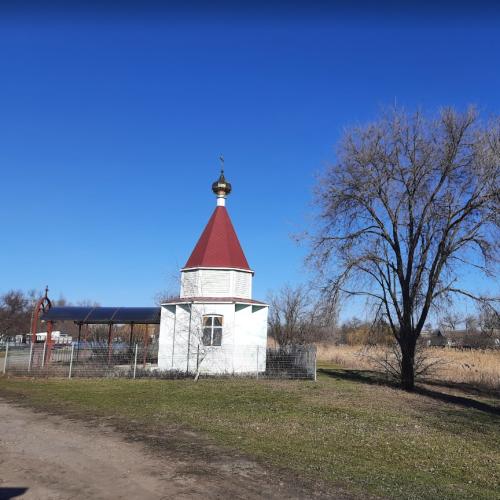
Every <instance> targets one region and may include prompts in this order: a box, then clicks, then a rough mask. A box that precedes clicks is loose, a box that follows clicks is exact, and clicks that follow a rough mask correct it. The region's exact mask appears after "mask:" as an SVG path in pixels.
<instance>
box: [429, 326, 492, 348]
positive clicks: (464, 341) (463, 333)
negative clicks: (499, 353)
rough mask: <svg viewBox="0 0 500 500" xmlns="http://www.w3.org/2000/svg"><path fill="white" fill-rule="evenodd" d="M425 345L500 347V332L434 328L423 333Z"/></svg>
mask: <svg viewBox="0 0 500 500" xmlns="http://www.w3.org/2000/svg"><path fill="white" fill-rule="evenodd" d="M423 339H424V342H425V345H427V346H429V347H459V348H464V349H481V348H483V349H484V348H497V347H500V332H493V335H491V336H488V335H484V334H482V333H481V332H479V331H477V332H470V331H467V330H448V331H445V332H443V331H441V330H434V331H433V332H432V333H430V334H426V335H423Z"/></svg>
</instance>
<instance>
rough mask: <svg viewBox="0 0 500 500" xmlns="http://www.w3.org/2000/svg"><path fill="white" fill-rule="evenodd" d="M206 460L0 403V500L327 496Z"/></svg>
mask: <svg viewBox="0 0 500 500" xmlns="http://www.w3.org/2000/svg"><path fill="white" fill-rule="evenodd" d="M177 455H178V456H177ZM211 455H213V453H212V454H208V455H207V454H206V453H201V454H200V456H199V457H197V456H196V455H194V456H192V454H189V455H186V454H183V453H179V452H178V451H177V450H176V449H175V447H174V449H173V450H168V449H165V450H163V451H162V450H159V451H157V450H155V451H154V452H152V451H151V450H150V449H149V448H148V447H147V446H146V445H145V444H143V443H141V442H129V441H126V440H125V439H124V436H123V435H122V434H121V433H119V432H117V431H115V430H113V429H112V428H110V426H107V425H105V424H102V423H95V422H94V423H90V424H85V423H83V422H81V421H75V420H70V419H68V418H64V417H60V416H55V415H48V414H45V413H37V412H35V411H33V410H31V409H28V408H22V407H18V406H16V405H13V404H12V403H10V402H6V401H3V400H1V399H0V499H7V498H23V499H37V500H45V499H47V500H48V499H50V500H62V499H64V500H66V499H86V500H87V499H121V498H127V499H141V500H148V499H164V498H168V499H170V498H175V499H183V498H194V499H196V498H204V499H215V498H217V499H224V498H231V499H237V498H245V499H257V498H266V499H269V498H271V499H273V498H310V497H311V496H315V497H317V498H324V497H325V496H330V495H325V493H324V492H323V493H320V492H319V491H313V490H311V489H309V491H308V490H307V489H305V488H304V487H303V486H300V485H299V484H298V483H295V481H293V479H292V478H288V479H283V477H279V476H278V475H277V474H276V475H275V474H274V473H273V472H271V471H269V470H266V469H265V468H264V467H262V466H261V465H259V464H257V463H255V462H253V461H251V460H248V459H246V458H243V457H240V456H237V455H235V456H233V457H231V456H227V457H224V458H223V459H217V460H215V461H214V460H207V458H208V457H210V456H211ZM16 488H17V489H18V490H15V489H16ZM23 489H26V490H25V491H24V493H23ZM16 495H17V496H16ZM332 497H334V498H345V497H344V495H339V494H335V495H332Z"/></svg>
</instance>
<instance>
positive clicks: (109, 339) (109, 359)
mask: <svg viewBox="0 0 500 500" xmlns="http://www.w3.org/2000/svg"><path fill="white" fill-rule="evenodd" d="M112 328H113V323H110V324H109V328H108V365H109V364H110V363H111V351H112V349H111V348H112V344H111V333H112Z"/></svg>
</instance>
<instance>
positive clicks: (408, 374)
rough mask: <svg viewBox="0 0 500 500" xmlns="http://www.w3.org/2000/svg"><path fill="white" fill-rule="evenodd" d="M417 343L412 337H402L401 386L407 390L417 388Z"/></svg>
mask: <svg viewBox="0 0 500 500" xmlns="http://www.w3.org/2000/svg"><path fill="white" fill-rule="evenodd" d="M409 336H410V335H408V337H409ZM415 345H416V343H415V342H414V341H413V340H412V339H411V338H405V339H402V342H401V343H400V347H401V387H402V388H403V389H404V390H405V391H413V390H414V389H415Z"/></svg>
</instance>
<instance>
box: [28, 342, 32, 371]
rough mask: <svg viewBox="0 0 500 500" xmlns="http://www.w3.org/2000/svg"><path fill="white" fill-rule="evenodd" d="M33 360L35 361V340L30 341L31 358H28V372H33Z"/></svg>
mask: <svg viewBox="0 0 500 500" xmlns="http://www.w3.org/2000/svg"><path fill="white" fill-rule="evenodd" d="M32 362H33V342H31V343H30V359H29V360H28V373H30V372H31V363H32Z"/></svg>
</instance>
